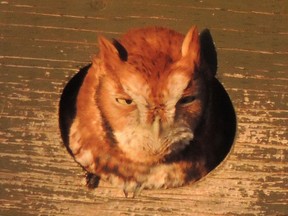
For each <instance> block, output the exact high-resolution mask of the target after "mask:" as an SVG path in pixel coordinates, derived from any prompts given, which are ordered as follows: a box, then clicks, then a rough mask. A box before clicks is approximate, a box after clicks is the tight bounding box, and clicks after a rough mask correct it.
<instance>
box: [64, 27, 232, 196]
mask: <svg viewBox="0 0 288 216" xmlns="http://www.w3.org/2000/svg"><path fill="white" fill-rule="evenodd" d="M99 50H100V51H99V55H98V56H97V57H94V58H93V59H92V64H90V65H88V66H86V67H84V68H82V69H81V70H80V71H79V73H77V74H76V75H75V76H74V77H73V78H72V79H71V80H70V81H69V83H68V84H67V85H66V87H65V89H64V90H63V94H62V96H61V100H60V108H59V123H60V129H61V135H62V139H63V141H64V144H65V146H66V148H67V150H68V151H69V153H70V154H71V155H72V156H73V157H74V159H75V161H77V162H78V163H79V164H80V165H81V166H82V167H83V168H84V169H85V170H86V171H87V172H88V175H87V183H88V186H90V187H93V186H95V185H97V181H98V180H99V179H100V178H101V179H104V180H107V181H109V182H111V183H112V184H113V185H118V186H121V187H122V188H123V190H124V193H125V195H126V196H128V193H129V192H133V196H134V195H137V194H138V193H139V192H140V191H141V190H142V189H152V188H169V187H178V186H182V185H184V184H187V183H190V182H194V181H196V180H198V179H200V178H201V177H203V176H204V175H206V174H207V173H208V172H209V171H211V170H212V169H213V168H215V167H216V166H217V165H218V164H219V163H220V162H221V161H222V160H223V159H224V157H225V156H226V155H227V153H228V151H229V149H230V147H231V145H232V142H233V138H234V135H235V128H236V120H235V119H236V118H235V113H234V109H233V106H232V104H231V101H230V99H229V96H228V95H227V93H226V92H225V90H224V88H223V87H222V85H221V84H220V83H219V81H218V80H217V79H216V78H215V75H216V70H217V56H216V51H215V47H214V44H213V40H212V37H211V35H210V32H209V30H208V29H205V30H204V31H202V32H201V34H200V35H199V34H198V31H197V28H196V27H192V28H191V29H190V30H189V32H188V33H187V34H186V36H184V35H182V34H180V33H178V32H175V31H173V30H170V29H166V28H161V27H150V28H141V29H134V30H131V31H129V32H128V33H127V34H125V35H124V36H123V37H122V38H121V39H119V40H115V39H114V40H113V41H112V42H110V41H109V40H107V39H105V38H104V37H99ZM94 184H95V185H94Z"/></svg>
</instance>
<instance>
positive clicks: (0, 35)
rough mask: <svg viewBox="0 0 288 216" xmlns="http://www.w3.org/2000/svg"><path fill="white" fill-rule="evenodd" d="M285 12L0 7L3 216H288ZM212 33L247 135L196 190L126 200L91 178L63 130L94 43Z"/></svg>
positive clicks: (153, 6)
mask: <svg viewBox="0 0 288 216" xmlns="http://www.w3.org/2000/svg"><path fill="white" fill-rule="evenodd" d="M287 10H288V2H287V1H286V0H282V1H276V0H255V1H250V0H243V1H236V0H233V1H229V2H227V1H220V0H216V1H189V0H183V1H178V0H177V1H176V0H171V1H166V0H151V1H142V0H140V1H129V0H123V1H117V0H98V1H97V0H90V1H88V0H87V1H77V0H70V1H68V0H64V1H54V0H53V1H37V0H24V1H23V0H21V1H20V0H5V1H4V0H3V1H1V2H0V28H1V30H0V86H1V91H0V203H1V206H0V215H65V216H66V215H95V214H97V215H287V214H288V208H287V200H288V158H287V155H288V129H287V125H288V99H287V97H288V89H287V88H288V87H287V80H288V75H287V71H288V64H287V60H288V48H287V47H288V40H287V35H288V28H287V23H288V22H287V21H288V11H287ZM192 24H197V25H198V26H199V28H200V29H202V28H205V27H208V28H210V29H211V31H212V35H213V37H214V40H215V43H216V46H217V48H218V59H219V70H218V77H219V78H220V80H221V82H222V83H223V84H224V86H225V87H226V88H227V91H228V92H229V94H230V96H231V98H232V101H233V103H234V105H235V109H236V112H237V118H238V131H237V137H236V140H235V144H234V146H233V149H232V150H231V152H230V154H229V155H228V157H227V158H226V159H225V161H224V162H223V163H222V164H221V165H220V166H219V167H217V168H216V169H215V170H214V171H213V172H211V173H210V174H209V175H208V176H206V177H205V178H204V179H202V180H201V181H199V182H198V183H196V184H194V185H191V186H185V187H182V188H176V189H169V190H151V191H144V192H143V194H142V195H141V196H140V197H138V198H136V199H126V198H124V197H123V194H122V192H121V190H119V189H117V188H112V187H110V186H109V185H107V184H106V183H105V182H102V183H101V184H100V187H99V188H98V189H97V190H88V189H86V188H85V187H84V186H83V184H82V183H81V182H82V181H83V172H82V170H81V168H80V167H78V166H77V165H76V164H75V163H74V161H73V159H72V158H71V157H70V156H69V155H68V154H67V152H66V150H65V149H64V147H63V146H62V144H61V140H60V135H59V132H58V126H57V124H58V123H57V118H58V117H57V108H58V101H59V96H60V92H61V90H62V88H63V87H64V85H65V82H67V81H68V79H69V78H70V77H71V76H72V75H73V74H74V73H76V72H77V68H79V67H80V66H83V65H85V64H87V63H88V62H89V60H90V56H91V55H93V54H94V53H96V52H97V49H98V48H97V35H99V34H105V36H107V37H111V38H112V37H118V36H119V35H120V34H122V33H123V32H125V31H126V30H127V29H129V28H131V27H142V26H146V25H160V26H166V27H170V28H174V29H176V30H178V31H181V32H183V33H185V32H186V31H187V29H188V28H189V27H190V26H191V25H192Z"/></svg>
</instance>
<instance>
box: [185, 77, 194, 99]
mask: <svg viewBox="0 0 288 216" xmlns="http://www.w3.org/2000/svg"><path fill="white" fill-rule="evenodd" d="M196 82H197V81H196V80H194V79H191V80H190V82H188V84H187V87H186V88H185V89H184V90H183V93H182V95H183V96H185V95H190V94H191V93H192V92H193V93H195V92H197V84H196Z"/></svg>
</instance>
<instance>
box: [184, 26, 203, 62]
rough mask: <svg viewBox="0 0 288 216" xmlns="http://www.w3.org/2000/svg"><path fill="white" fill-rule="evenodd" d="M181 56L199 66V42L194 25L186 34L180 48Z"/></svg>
mask: <svg viewBox="0 0 288 216" xmlns="http://www.w3.org/2000/svg"><path fill="white" fill-rule="evenodd" d="M181 53H182V57H183V58H186V59H187V60H188V61H191V62H194V64H196V66H197V67H199V66H200V43H199V34H198V29H197V27H196V26H192V28H191V29H190V30H189V31H188V33H187V34H186V36H185V38H184V41H183V43H182V48H181Z"/></svg>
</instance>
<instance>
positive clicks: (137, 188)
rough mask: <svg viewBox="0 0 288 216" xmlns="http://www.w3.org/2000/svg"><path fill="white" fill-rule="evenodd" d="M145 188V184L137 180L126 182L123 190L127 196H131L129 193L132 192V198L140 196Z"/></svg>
mask: <svg viewBox="0 0 288 216" xmlns="http://www.w3.org/2000/svg"><path fill="white" fill-rule="evenodd" d="M143 189H144V185H143V184H139V183H136V182H126V183H125V184H124V188H123V192H124V195H125V197H126V198H128V197H129V193H130V192H132V198H136V197H138V196H139V195H140V194H141V192H142V191H143Z"/></svg>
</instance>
